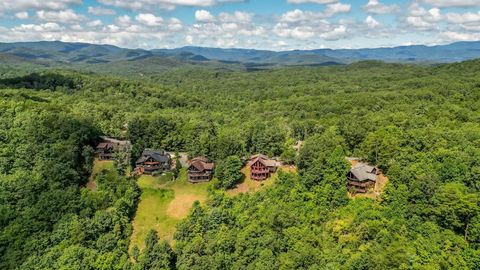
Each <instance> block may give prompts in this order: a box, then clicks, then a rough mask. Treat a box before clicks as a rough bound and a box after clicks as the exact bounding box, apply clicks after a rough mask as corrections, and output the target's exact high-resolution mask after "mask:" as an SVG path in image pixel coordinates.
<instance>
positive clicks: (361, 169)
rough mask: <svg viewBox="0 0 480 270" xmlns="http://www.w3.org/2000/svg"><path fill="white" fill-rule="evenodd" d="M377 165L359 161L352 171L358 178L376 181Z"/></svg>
mask: <svg viewBox="0 0 480 270" xmlns="http://www.w3.org/2000/svg"><path fill="white" fill-rule="evenodd" d="M375 169H376V168H375V167H373V166H370V165H368V164H365V163H358V164H357V165H356V166H355V167H353V168H352V169H351V170H350V172H351V173H352V174H353V175H354V176H355V178H357V179H358V180H359V181H367V180H371V181H376V180H377V175H376V174H375V173H374V171H375Z"/></svg>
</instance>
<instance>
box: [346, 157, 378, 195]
mask: <svg viewBox="0 0 480 270" xmlns="http://www.w3.org/2000/svg"><path fill="white" fill-rule="evenodd" d="M379 174H380V171H379V170H378V168H376V167H374V166H370V165H368V164H366V163H358V164H356V165H354V166H353V167H352V169H351V170H350V171H349V172H348V174H347V179H348V184H347V185H348V188H349V190H351V191H352V192H353V193H366V192H367V191H368V190H369V189H371V188H373V187H374V186H375V183H376V182H377V177H378V175H379Z"/></svg>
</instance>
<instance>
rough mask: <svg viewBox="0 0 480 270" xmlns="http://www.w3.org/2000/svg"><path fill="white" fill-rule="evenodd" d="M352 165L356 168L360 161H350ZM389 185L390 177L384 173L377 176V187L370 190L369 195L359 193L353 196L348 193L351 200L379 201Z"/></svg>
mask: <svg viewBox="0 0 480 270" xmlns="http://www.w3.org/2000/svg"><path fill="white" fill-rule="evenodd" d="M349 161H350V163H351V164H352V168H353V167H355V166H356V165H357V164H358V163H359V161H358V160H357V159H349ZM387 183H388V177H387V176H386V175H384V174H383V173H381V174H379V175H378V176H377V181H376V182H375V186H374V187H373V189H371V190H369V191H368V192H367V193H357V194H352V193H350V192H349V193H348V196H349V197H350V198H370V199H374V200H375V199H378V198H379V197H380V195H382V193H383V190H384V189H385V186H386V185H387Z"/></svg>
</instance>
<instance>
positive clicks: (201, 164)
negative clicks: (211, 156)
mask: <svg viewBox="0 0 480 270" xmlns="http://www.w3.org/2000/svg"><path fill="white" fill-rule="evenodd" d="M190 166H194V167H195V168H197V170H199V171H204V170H213V167H214V166H215V164H214V163H213V162H211V161H210V160H208V159H207V158H206V157H196V158H194V159H192V160H191V161H190Z"/></svg>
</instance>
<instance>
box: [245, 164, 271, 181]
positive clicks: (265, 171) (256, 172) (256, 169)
mask: <svg viewBox="0 0 480 270" xmlns="http://www.w3.org/2000/svg"><path fill="white" fill-rule="evenodd" d="M270 170H271V169H270V168H268V167H266V166H265V165H263V164H262V163H261V162H260V161H257V162H255V163H253V164H252V165H251V166H250V178H251V179H253V180H257V181H262V180H265V179H267V178H269V177H270V175H271V171H270Z"/></svg>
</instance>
